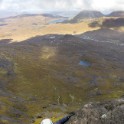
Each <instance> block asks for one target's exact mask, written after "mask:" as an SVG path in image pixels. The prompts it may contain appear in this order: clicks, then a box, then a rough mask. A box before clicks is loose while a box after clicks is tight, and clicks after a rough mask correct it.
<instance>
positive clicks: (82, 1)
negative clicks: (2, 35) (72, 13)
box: [0, 0, 124, 13]
mask: <svg viewBox="0 0 124 124" xmlns="http://www.w3.org/2000/svg"><path fill="white" fill-rule="evenodd" d="M123 6H124V0H0V12H13V13H14V12H16V13H22V12H28V13H41V12H46V11H58V10H59V11H62V10H65V11H69V10H79V11H80V10H83V9H94V10H100V11H112V10H120V9H122V10H124V7H123Z"/></svg>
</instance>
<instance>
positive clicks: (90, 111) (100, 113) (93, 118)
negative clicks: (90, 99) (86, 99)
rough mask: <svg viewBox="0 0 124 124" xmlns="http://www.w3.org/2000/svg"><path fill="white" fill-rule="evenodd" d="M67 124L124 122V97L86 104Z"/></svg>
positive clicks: (122, 123) (120, 123)
mask: <svg viewBox="0 0 124 124" xmlns="http://www.w3.org/2000/svg"><path fill="white" fill-rule="evenodd" d="M66 124H124V98H122V99H118V100H114V101H108V102H103V103H89V104H86V105H84V107H83V108H82V109H81V110H79V111H78V112H77V113H76V114H75V116H73V117H72V118H71V119H70V120H69V121H68V122H67V123H66Z"/></svg>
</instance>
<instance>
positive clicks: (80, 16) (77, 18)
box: [70, 10, 104, 23]
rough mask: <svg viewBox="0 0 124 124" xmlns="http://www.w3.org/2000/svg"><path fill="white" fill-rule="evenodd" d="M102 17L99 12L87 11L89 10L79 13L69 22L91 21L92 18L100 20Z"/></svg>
mask: <svg viewBox="0 0 124 124" xmlns="http://www.w3.org/2000/svg"><path fill="white" fill-rule="evenodd" d="M103 16H104V15H103V14H102V13H101V12H100V11H89V10H84V11H81V12H80V13H79V14H77V15H76V16H75V17H74V18H73V19H71V20H70V21H71V22H72V23H75V22H80V21H81V20H83V19H93V18H100V17H103Z"/></svg>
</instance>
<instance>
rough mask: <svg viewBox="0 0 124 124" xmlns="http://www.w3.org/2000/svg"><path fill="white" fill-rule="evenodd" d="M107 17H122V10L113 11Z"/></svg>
mask: <svg viewBox="0 0 124 124" xmlns="http://www.w3.org/2000/svg"><path fill="white" fill-rule="evenodd" d="M108 17H124V11H114V12H112V13H110V14H109V15H108Z"/></svg>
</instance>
